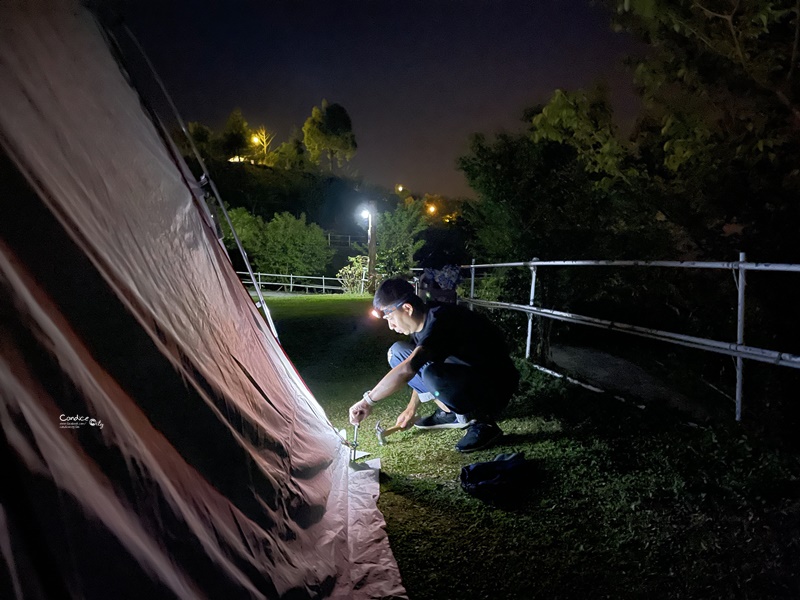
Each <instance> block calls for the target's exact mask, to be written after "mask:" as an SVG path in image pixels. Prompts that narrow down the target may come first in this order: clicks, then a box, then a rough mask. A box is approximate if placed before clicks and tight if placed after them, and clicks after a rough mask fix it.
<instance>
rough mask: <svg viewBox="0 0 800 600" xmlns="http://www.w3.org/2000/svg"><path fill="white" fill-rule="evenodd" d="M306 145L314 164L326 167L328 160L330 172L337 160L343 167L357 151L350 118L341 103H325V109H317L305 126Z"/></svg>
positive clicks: (315, 108)
mask: <svg viewBox="0 0 800 600" xmlns="http://www.w3.org/2000/svg"><path fill="white" fill-rule="evenodd" d="M303 143H304V144H305V146H306V148H307V149H308V153H309V157H310V159H311V161H312V162H313V163H315V164H317V165H320V166H323V162H322V161H323V157H324V158H325V159H326V160H327V168H328V170H330V171H333V165H334V161H335V163H336V165H337V166H338V167H339V168H341V167H342V166H343V165H344V163H345V162H347V161H349V160H350V159H351V158H353V156H354V155H355V153H356V149H357V145H356V138H355V135H354V134H353V124H352V122H351V121H350V115H348V114H347V111H346V110H345V109H344V107H343V106H341V105H340V104H330V105H329V104H328V101H327V100H323V101H322V106H321V107H317V106H315V107H314V108H313V109H312V110H311V116H310V117H309V118H308V119H306V122H305V123H304V124H303Z"/></svg>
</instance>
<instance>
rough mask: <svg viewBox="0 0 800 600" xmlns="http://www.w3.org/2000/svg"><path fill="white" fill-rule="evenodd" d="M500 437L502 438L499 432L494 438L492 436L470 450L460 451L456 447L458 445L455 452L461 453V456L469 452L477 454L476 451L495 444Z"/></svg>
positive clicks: (501, 433)
mask: <svg viewBox="0 0 800 600" xmlns="http://www.w3.org/2000/svg"><path fill="white" fill-rule="evenodd" d="M501 437H503V432H502V431H499V432H498V433H497V435H496V436H494V437H493V438H492V439H490V440H487V441H486V442H484V443H483V444H481V445H480V446H473V447H472V448H466V449H461V448H459V447H458V444H456V450H458V451H459V452H461V454H469V453H470V452H477V451H478V450H483V449H484V448H488V447H489V446H491V445H492V444H494V443H495V442H497V440H499V439H500V438H501Z"/></svg>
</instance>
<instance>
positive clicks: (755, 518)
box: [268, 296, 800, 600]
mask: <svg viewBox="0 0 800 600" xmlns="http://www.w3.org/2000/svg"><path fill="white" fill-rule="evenodd" d="M268 303H269V306H270V309H271V310H272V314H273V318H274V320H275V322H276V326H277V329H278V332H279V335H280V338H281V342H282V343H283V345H284V347H285V348H286V351H287V353H288V354H289V356H290V357H291V358H292V360H293V361H294V362H295V364H296V365H297V367H298V370H299V371H300V373H301V375H303V377H304V378H305V380H306V382H307V383H308V385H309V387H310V388H311V390H312V391H313V392H314V394H315V395H316V397H317V399H318V400H319V401H320V403H321V404H322V405H323V406H324V407H325V410H326V412H327V413H328V416H329V418H330V419H331V421H332V422H333V423H334V425H336V426H337V427H345V426H346V425H347V409H348V407H349V406H350V405H351V404H352V403H353V402H355V401H357V400H358V399H359V398H360V397H361V394H362V393H363V392H364V390H367V389H369V388H370V387H372V385H373V384H374V383H375V382H376V381H377V380H378V379H379V378H380V377H381V376H382V375H383V374H384V373H385V372H386V370H387V368H388V366H387V364H386V350H387V349H388V347H389V345H390V344H391V343H392V342H393V341H395V340H397V339H401V338H400V337H399V336H397V335H395V334H392V333H391V332H390V331H389V330H388V328H387V327H386V326H385V324H384V323H383V322H382V321H379V320H376V319H372V318H369V317H368V316H367V311H368V309H369V300H363V299H362V300H358V299H353V298H343V297H337V296H324V297H323V296H309V297H293V298H277V299H273V298H269V299H268ZM519 365H520V369H521V371H522V374H523V381H522V384H521V387H520V391H519V393H518V394H517V395H516V396H515V398H514V399H513V400H512V403H511V405H510V406H509V408H508V409H507V411H506V414H505V418H504V420H502V421H501V423H500V425H501V427H502V428H503V430H504V432H505V434H506V435H505V436H504V438H503V441H502V443H501V445H499V446H497V447H495V448H492V449H491V450H486V451H483V452H478V453H475V454H472V455H468V456H465V455H461V454H459V453H457V452H455V451H454V450H453V445H454V444H455V443H456V442H457V441H458V439H459V437H460V435H461V433H460V432H458V431H452V430H447V431H436V432H421V431H418V430H411V431H407V432H402V433H398V434H395V435H393V436H391V437H390V438H388V440H389V441H388V444H387V445H386V446H383V447H381V446H379V445H378V444H377V440H376V439H375V437H374V436H373V435H372V434H371V430H372V429H373V428H374V425H375V421H376V419H381V421H382V422H383V423H385V424H387V425H391V424H393V423H394V420H395V418H396V416H397V414H398V412H399V411H400V410H401V409H402V408H403V407H404V406H405V404H406V402H407V401H408V392H402V393H398V394H396V395H395V396H394V397H392V398H390V399H388V400H386V401H385V402H382V403H381V404H380V405H379V406H378V407H377V409H376V411H375V413H374V414H373V415H372V416H370V417H369V418H368V419H367V420H366V422H365V423H364V427H363V428H362V434H361V435H360V439H359V441H360V442H362V445H361V447H362V449H364V450H366V451H368V452H370V453H371V454H372V456H379V457H381V460H382V469H383V474H382V485H381V498H380V500H379V507H380V508H381V510H382V511H383V513H384V516H385V517H386V522H387V531H388V533H389V539H390V542H391V545H392V550H393V551H394V554H395V557H396V559H397V562H398V565H399V566H400V571H401V574H402V577H403V582H404V584H405V585H406V587H407V589H408V592H409V596H410V598H411V599H412V600H426V599H431V600H433V599H436V600H448V599H459V600H468V599H473V598H476V599H477V598H486V599H495V598H498V599H505V598H514V599H535V598H592V599H594V598H643V597H648V598H798V597H800V574H799V571H800V511H798V508H800V483H799V482H798V480H797V478H796V474H797V473H798V464H799V463H798V459H797V457H796V456H791V455H786V454H781V453H779V452H778V451H776V450H773V449H771V448H769V447H767V446H766V445H764V444H762V443H760V442H759V440H757V439H753V438H752V436H748V434H747V432H746V431H745V430H744V429H742V428H741V427H740V426H738V425H736V424H735V423H732V422H725V423H721V424H717V425H715V426H713V427H692V426H689V425H688V424H687V423H686V421H685V420H684V419H683V418H682V416H681V415H678V414H676V413H674V412H671V411H669V410H668V409H661V408H658V407H652V406H649V407H648V408H647V409H644V410H642V409H640V408H638V407H637V406H636V405H635V404H634V403H625V402H620V401H618V400H616V399H614V398H611V397H609V396H606V395H603V394H595V393H592V392H588V391H585V390H583V389H582V388H576V387H572V386H567V385H565V384H563V383H560V382H559V381H557V380H553V379H551V378H550V377H549V376H546V375H541V374H539V373H538V372H537V371H535V370H533V369H532V368H530V367H529V366H528V365H527V364H525V363H524V362H523V361H519ZM349 431H350V432H351V434H352V427H350V428H349ZM511 451H522V452H525V455H526V457H527V458H528V459H530V460H533V461H534V462H535V464H536V467H537V475H536V477H534V478H532V479H531V482H530V486H529V490H528V491H527V493H526V494H524V496H523V497H521V498H519V501H518V502H517V503H516V504H515V505H514V506H513V507H506V508H497V507H492V506H489V505H486V504H484V503H482V502H480V501H478V500H476V499H474V498H472V497H470V496H468V495H467V494H466V493H464V492H463V491H462V490H461V488H460V485H459V482H458V476H459V472H460V469H461V467H462V466H464V465H466V464H469V463H471V462H477V461H483V460H491V459H492V458H493V457H494V456H495V455H496V454H498V453H499V452H511Z"/></svg>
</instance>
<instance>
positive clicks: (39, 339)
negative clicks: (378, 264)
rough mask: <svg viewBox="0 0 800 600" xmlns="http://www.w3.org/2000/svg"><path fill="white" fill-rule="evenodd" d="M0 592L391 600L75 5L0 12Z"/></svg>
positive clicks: (375, 539) (357, 502)
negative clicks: (385, 599) (0, 186)
mask: <svg viewBox="0 0 800 600" xmlns="http://www.w3.org/2000/svg"><path fill="white" fill-rule="evenodd" d="M0 92H2V96H0V97H1V98H2V104H1V105H0V147H1V148H2V152H0V181H2V188H1V189H0V194H1V195H0V198H1V199H0V203H1V204H0V454H1V456H0V474H2V479H0V597H1V598H26V599H27V598H88V599H92V598H137V599H140V598H174V597H178V598H226V599H231V598H285V599H300V598H348V599H356V600H357V599H360V598H404V597H405V591H404V589H403V587H402V584H401V582H400V577H399V573H398V570H397V566H396V563H395V561H394V558H393V556H392V553H391V550H390V548H389V545H388V538H387V537H386V534H385V532H384V530H383V527H384V521H383V517H382V516H381V514H380V512H378V511H377V508H376V506H375V501H376V497H377V493H378V485H377V471H376V469H374V468H370V467H367V466H363V465H362V466H360V467H353V466H351V465H350V461H349V449H348V448H347V447H346V446H344V445H343V444H342V440H341V438H340V437H339V435H337V433H336V432H335V431H334V430H333V427H332V426H331V425H330V423H329V421H328V420H327V418H326V416H325V413H324V411H323V409H322V408H321V406H320V405H319V404H318V403H317V401H316V400H315V399H314V397H313V395H312V394H311V393H310V391H309V390H308V388H307V387H306V386H305V384H304V383H303V381H302V379H301V378H300V377H299V375H298V374H297V372H296V370H295V369H294V367H293V365H292V363H291V361H290V360H289V358H288V357H287V356H286V355H285V353H284V352H283V350H282V348H281V346H280V344H279V342H278V340H276V338H275V337H274V335H273V334H272V332H271V331H270V328H269V326H268V324H267V323H266V322H265V320H264V318H263V317H262V316H261V315H260V314H259V313H258V312H257V310H256V308H255V307H254V305H253V303H252V301H251V299H250V297H249V294H248V293H247V291H246V290H245V289H244V288H243V286H242V285H241V283H240V282H239V280H238V278H237V276H236V274H235V273H234V271H233V269H232V267H231V265H230V262H229V260H228V258H227V256H226V254H225V252H224V249H223V248H222V247H221V246H220V244H219V243H218V240H217V238H216V236H215V234H214V230H213V224H212V223H211V221H210V220H209V218H208V217H209V215H208V211H207V210H205V209H204V205H203V199H202V197H201V195H200V194H199V193H198V191H197V185H196V182H194V181H193V180H192V178H191V175H190V174H189V172H188V170H187V169H186V168H185V166H184V165H182V162H181V160H180V159H179V157H176V154H175V153H174V152H173V151H172V149H171V147H170V144H169V142H168V141H167V136H166V135H165V134H164V131H163V130H162V129H161V128H160V127H159V125H158V121H157V120H155V119H153V117H152V115H151V113H150V112H149V111H148V110H146V109H145V108H143V104H142V101H141V99H140V97H139V96H138V95H137V92H136V90H135V89H134V88H133V86H132V85H131V83H130V79H129V76H128V73H127V72H126V71H125V70H124V68H123V67H121V66H120V63H119V62H118V61H117V60H116V59H115V56H114V54H113V53H112V51H111V46H110V45H109V41H108V38H107V37H106V35H105V33H104V29H103V27H102V26H101V25H100V23H99V21H98V19H97V18H96V16H95V15H94V13H92V12H91V11H90V10H88V9H87V8H86V7H84V6H83V5H82V4H80V3H78V2H72V1H70V0H30V1H17V0H11V1H9V2H3V3H2V4H0Z"/></svg>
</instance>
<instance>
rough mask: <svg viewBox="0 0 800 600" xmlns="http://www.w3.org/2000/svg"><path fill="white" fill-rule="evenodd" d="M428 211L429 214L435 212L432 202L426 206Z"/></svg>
mask: <svg viewBox="0 0 800 600" xmlns="http://www.w3.org/2000/svg"><path fill="white" fill-rule="evenodd" d="M428 212H429V213H431V214H433V213H435V212H436V207H435V206H434V205H433V204H431V205H430V206H429V207H428Z"/></svg>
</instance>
